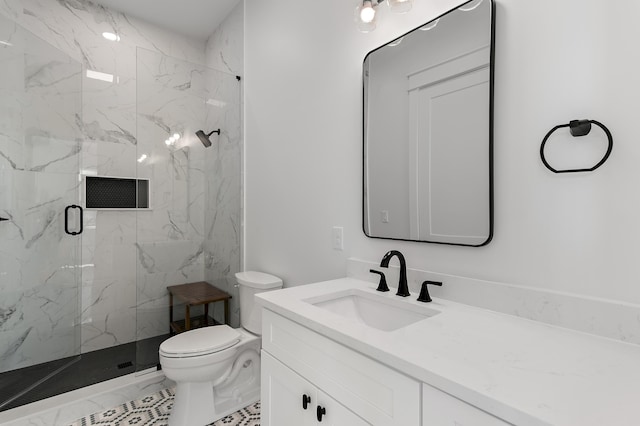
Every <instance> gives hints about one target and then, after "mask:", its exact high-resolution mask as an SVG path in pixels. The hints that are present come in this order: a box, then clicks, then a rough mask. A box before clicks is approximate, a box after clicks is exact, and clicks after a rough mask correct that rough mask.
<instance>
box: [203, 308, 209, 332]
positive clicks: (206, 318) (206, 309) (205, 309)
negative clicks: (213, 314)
mask: <svg viewBox="0 0 640 426" xmlns="http://www.w3.org/2000/svg"><path fill="white" fill-rule="evenodd" d="M208 325H209V304H208V303H205V304H204V326H205V327H206V326H208Z"/></svg>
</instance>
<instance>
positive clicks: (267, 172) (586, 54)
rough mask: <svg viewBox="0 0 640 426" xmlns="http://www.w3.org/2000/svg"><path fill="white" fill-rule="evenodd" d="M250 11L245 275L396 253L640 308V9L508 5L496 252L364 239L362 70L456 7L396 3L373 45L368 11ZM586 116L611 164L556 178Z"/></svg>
mask: <svg viewBox="0 0 640 426" xmlns="http://www.w3.org/2000/svg"><path fill="white" fill-rule="evenodd" d="M245 3H246V4H245V28H246V32H245V66H246V68H245V72H246V81H245V82H246V115H245V117H246V125H245V129H246V134H245V135H246V160H245V161H246V194H247V195H246V197H247V208H246V246H245V256H246V266H245V269H258V270H265V271H268V272H271V273H274V274H276V275H280V276H282V277H283V278H284V279H285V283H286V285H288V286H291V285H299V284H304V283H307V282H312V281H318V280H323V279H328V278H333V277H338V276H342V275H344V273H345V260H346V258H348V257H350V256H354V257H360V258H364V259H369V260H378V259H380V258H381V257H382V254H383V253H384V252H385V251H386V250H388V249H391V248H395V249H400V250H401V251H403V252H404V254H405V256H406V257H407V261H408V263H409V265H411V266H412V267H415V268H420V269H425V270H432V271H438V272H443V273H450V274H457V275H466V276H471V277H474V278H481V279H490V280H495V281H504V282H510V283H514V284H520V285H529V286H533V287H537V288H545V289H553V290H557V291H567V292H574V293H579V294H582V295H588V296H596V297H605V298H611V299H617V300H624V301H628V302H635V303H638V302H640V286H638V285H637V284H636V281H637V277H638V276H640V273H639V272H640V262H639V261H638V259H639V256H638V254H640V253H639V251H640V250H638V248H637V247H638V241H640V226H638V224H637V222H638V218H640V214H639V213H640V194H639V191H637V190H636V185H637V183H638V182H640V167H638V164H637V163H638V161H637V160H638V158H639V157H640V144H639V143H638V142H637V139H638V137H637V133H636V132H635V127H636V126H635V122H636V121H637V117H636V116H637V107H636V101H637V99H638V98H639V96H638V95H640V88H639V87H640V86H639V82H638V79H637V77H636V73H637V69H638V65H640V51H638V50H637V49H633V48H632V45H633V41H634V40H637V39H638V38H639V37H640V29H638V26H637V25H636V22H635V20H636V18H635V17H637V16H640V4H639V3H638V2H634V1H632V0H615V1H611V2H582V1H578V0H564V1H562V2H557V1H552V0H538V1H535V2H533V1H528V2H525V1H518V0H497V1H496V3H497V4H496V13H497V27H496V69H495V71H496V74H495V75H496V85H495V235H494V239H493V241H492V242H491V243H490V244H489V245H488V246H487V247H484V248H461V247H452V246H440V245H432V244H421V243H408V242H394V241H385V240H372V239H368V238H367V237H365V236H364V234H363V232H362V230H361V226H362V223H361V222H362V219H361V215H362V208H361V184H362V165H361V156H362V141H361V114H362V110H361V108H362V107H361V74H360V72H361V65H362V60H363V58H364V56H365V54H366V53H367V52H368V51H369V50H371V49H373V48H375V47H377V46H379V45H380V44H383V43H385V42H387V41H389V40H391V39H393V38H395V37H397V36H398V35H400V34H402V33H404V32H406V31H407V30H409V29H411V28H413V27H416V26H418V25H420V24H422V23H424V22H426V21H428V20H430V19H432V18H434V17H435V16H436V15H439V14H440V13H442V12H444V11H445V10H447V9H449V8H451V7H453V6H456V5H457V4H458V2H456V1H455V0H432V1H429V2H427V1H418V0H416V1H415V4H414V8H413V10H412V11H411V12H410V13H409V14H407V15H402V16H394V15H390V14H389V13H386V12H387V11H386V10H384V8H385V7H386V6H385V7H383V8H381V12H382V13H381V14H380V15H382V16H380V18H381V20H380V22H379V24H378V29H377V30H376V31H375V32H373V33H371V34H360V33H358V32H357V31H356V29H355V26H354V24H353V9H354V7H355V4H356V1H344V0H327V1H325V2H322V3H321V4H319V3H317V2H311V1H308V0H307V1H298V2H292V1H289V0H269V1H266V0H260V1H256V0H247V1H246V2H245ZM577 118H591V119H596V120H598V121H601V122H603V123H605V124H606V125H607V126H608V127H609V128H610V129H611V131H612V132H613V135H614V138H615V144H614V151H613V154H612V155H611V157H610V159H609V161H608V162H607V163H606V164H605V165H604V166H603V167H602V168H601V169H599V170H597V171H596V172H594V173H588V174H580V175H554V174H552V173H551V172H549V171H548V170H546V169H545V168H544V167H543V165H542V164H541V162H540V159H539V156H538V150H539V146H540V142H541V139H542V137H543V136H544V135H545V133H546V132H547V131H548V130H549V129H550V128H551V127H553V126H554V125H556V124H560V123H567V122H568V121H569V120H571V119H577ZM334 225H339V226H344V228H345V250H344V251H342V252H339V251H334V250H332V248H331V227H332V226H334Z"/></svg>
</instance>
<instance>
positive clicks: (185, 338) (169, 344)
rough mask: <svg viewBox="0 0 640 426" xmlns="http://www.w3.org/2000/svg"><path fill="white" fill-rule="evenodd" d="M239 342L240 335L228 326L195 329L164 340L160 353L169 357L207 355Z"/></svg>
mask: <svg viewBox="0 0 640 426" xmlns="http://www.w3.org/2000/svg"><path fill="white" fill-rule="evenodd" d="M239 341H240V333H238V332H237V331H236V330H234V329H233V328H231V327H229V326H228V325H214V326H212V327H203V328H197V329H195V330H190V331H187V332H185V333H180V334H178V335H176V336H173V337H172V338H170V339H167V340H165V341H164V342H162V344H161V345H160V352H161V353H162V354H163V355H166V356H169V357H180V356H183V357H191V356H198V355H207V354H210V353H213V352H219V351H221V350H224V349H227V348H230V347H231V346H234V345H235V344H237V343H238V342H239Z"/></svg>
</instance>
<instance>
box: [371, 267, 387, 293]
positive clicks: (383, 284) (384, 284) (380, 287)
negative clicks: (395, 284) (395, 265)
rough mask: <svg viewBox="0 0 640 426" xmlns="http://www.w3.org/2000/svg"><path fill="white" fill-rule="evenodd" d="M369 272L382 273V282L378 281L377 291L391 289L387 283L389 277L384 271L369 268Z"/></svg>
mask: <svg viewBox="0 0 640 426" xmlns="http://www.w3.org/2000/svg"><path fill="white" fill-rule="evenodd" d="M369 272H371V273H372V274H378V275H380V282H379V283H378V288H376V291H389V286H388V285H387V279H386V278H385V276H384V272H380V271H376V270H375V269H369Z"/></svg>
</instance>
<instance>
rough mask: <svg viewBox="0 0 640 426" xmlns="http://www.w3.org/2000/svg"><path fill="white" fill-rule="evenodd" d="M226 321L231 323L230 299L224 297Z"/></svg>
mask: <svg viewBox="0 0 640 426" xmlns="http://www.w3.org/2000/svg"><path fill="white" fill-rule="evenodd" d="M224 323H225V324H229V299H224Z"/></svg>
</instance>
